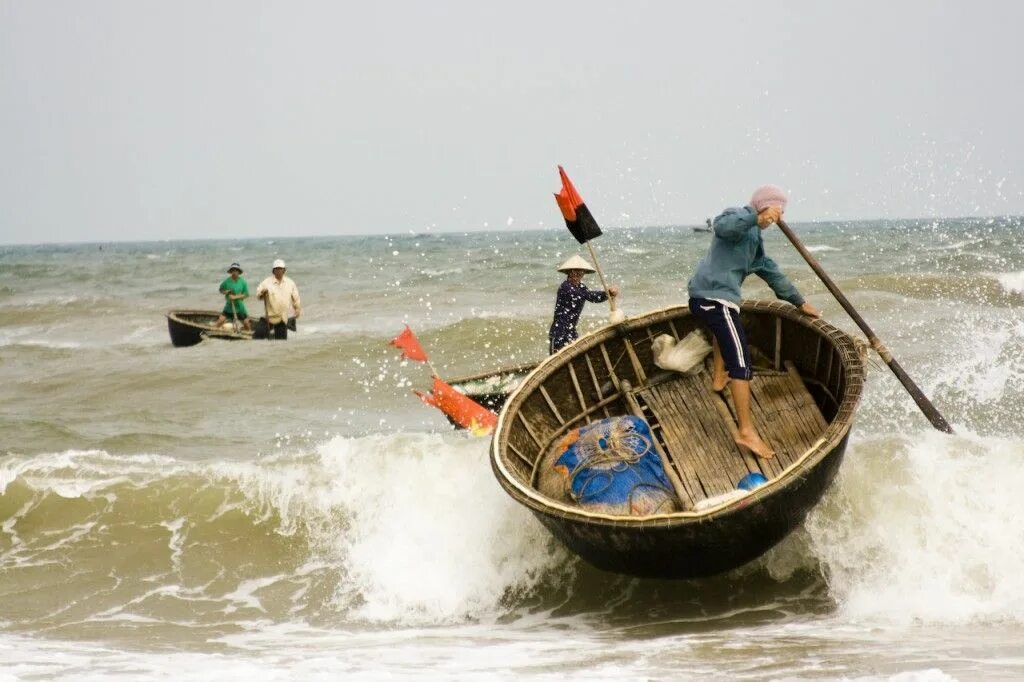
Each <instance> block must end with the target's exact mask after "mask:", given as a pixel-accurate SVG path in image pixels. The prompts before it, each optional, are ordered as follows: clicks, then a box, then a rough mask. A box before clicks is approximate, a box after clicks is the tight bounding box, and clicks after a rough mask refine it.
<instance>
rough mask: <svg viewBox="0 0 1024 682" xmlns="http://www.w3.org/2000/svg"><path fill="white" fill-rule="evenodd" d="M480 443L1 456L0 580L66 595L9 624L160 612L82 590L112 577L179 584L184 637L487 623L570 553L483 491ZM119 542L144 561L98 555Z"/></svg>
mask: <svg viewBox="0 0 1024 682" xmlns="http://www.w3.org/2000/svg"><path fill="white" fill-rule="evenodd" d="M486 449H487V441H486V440H484V439H474V438H469V437H465V436H463V435H462V434H453V435H450V436H447V437H442V436H440V435H432V434H391V435H379V436H368V437H363V438H342V437H336V438H332V439H330V440H328V441H326V442H324V443H321V444H320V445H318V446H316V448H315V449H314V450H312V451H309V452H305V453H292V454H281V455H277V456H270V457H264V458H262V459H261V460H259V461H257V462H188V461H183V460H178V459H173V458H168V457H163V456H160V455H145V454H141V455H135V456H117V455H112V454H109V453H107V452H105V451H102V450H86V451H66V452H61V453H53V454H49V455H36V456H33V457H16V456H11V455H9V456H6V457H2V458H0V527H2V528H3V529H4V532H3V534H0V546H2V547H4V548H5V551H4V552H3V554H2V555H0V575H8V574H9V573H8V571H9V570H11V569H13V568H14V567H19V569H20V573H19V575H20V578H19V579H20V580H23V581H28V583H29V584H32V581H33V578H32V575H33V574H34V573H38V577H37V578H36V579H37V580H39V581H45V580H47V579H48V578H47V576H49V575H51V573H50V569H49V568H47V567H49V566H51V565H53V564H54V562H56V563H57V564H58V565H62V566H65V567H66V569H65V570H66V571H68V573H67V575H66V576H65V578H66V581H65V582H66V584H65V585H64V587H63V588H62V589H61V590H59V591H56V592H55V593H54V594H53V595H52V599H45V598H40V599H39V603H38V604H36V606H35V607H33V608H31V609H29V611H28V612H27V613H26V614H23V615H22V616H21V617H23V618H26V617H27V618H29V619H31V618H32V617H33V616H32V613H36V614H38V617H44V615H45V614H51V615H52V613H53V612H54V610H55V608H56V606H57V604H58V603H68V602H72V601H76V600H77V599H79V598H82V597H83V596H85V595H86V594H87V593H88V594H89V595H90V603H91V604H92V605H93V606H92V608H93V609H95V611H94V613H93V615H99V614H104V615H105V617H108V618H109V617H114V616H117V617H132V616H135V615H147V616H153V615H154V613H156V614H159V613H164V615H165V616H166V617H170V614H171V613H173V612H174V610H173V609H172V610H171V611H168V612H162V611H161V609H160V605H159V601H160V600H159V599H158V598H156V596H153V597H152V598H150V597H145V598H141V599H136V600H127V601H126V600H125V599H124V597H122V596H120V594H119V593H118V591H117V590H111V591H109V592H105V591H102V590H101V593H99V594H93V593H92V592H91V591H92V590H94V589H95V583H94V580H96V579H98V578H99V576H102V575H106V574H108V573H110V572H111V571H115V570H116V571H117V572H118V573H119V574H120V575H121V580H122V581H123V583H124V585H125V586H128V585H135V586H136V587H142V586H144V585H148V587H147V588H146V593H147V594H148V593H149V591H150V590H154V589H157V588H159V587H160V585H182V584H183V582H182V581H184V583H185V584H188V585H193V587H188V588H187V589H181V590H179V591H178V592H177V597H176V599H178V600H184V601H185V602H188V603H192V604H193V605H194V606H195V608H196V612H197V614H198V615H197V616H196V617H197V625H202V624H203V623H204V622H205V621H204V619H203V618H202V617H201V615H202V613H204V612H206V611H207V610H209V611H210V617H211V618H212V617H213V613H214V612H218V613H220V614H221V616H223V613H224V610H225V609H227V610H229V611H230V612H232V613H235V614H236V617H237V618H239V619H241V620H248V619H252V618H267V617H270V618H272V619H275V620H288V619H289V618H291V617H292V615H291V614H295V613H305V614H310V615H311V614H317V613H319V614H322V617H330V618H335V619H337V618H343V619H345V620H359V621H366V622H375V623H376V622H395V623H404V624H417V623H419V624H423V623H444V622H463V621H466V620H467V619H479V618H482V617H496V616H498V615H500V614H501V613H504V612H506V611H507V609H508V606H507V604H508V600H512V601H513V602H514V601H517V600H519V599H522V598H525V597H526V596H528V595H529V594H530V593H531V592H533V591H535V590H536V589H537V587H538V585H540V584H542V583H543V582H544V581H545V579H546V578H547V576H548V575H549V574H550V573H551V572H552V571H556V572H557V571H558V570H561V567H563V566H564V565H565V564H566V561H567V557H566V556H565V554H564V553H563V552H561V551H560V550H557V549H556V548H555V547H554V545H553V541H552V540H551V538H550V537H549V536H548V535H547V534H546V532H545V531H544V530H543V528H542V527H541V526H540V525H539V524H538V523H537V522H536V521H534V520H533V519H532V517H531V516H530V515H529V513H528V512H527V511H526V510H524V509H521V508H519V507H517V506H516V505H515V504H514V503H513V502H512V501H511V500H510V499H508V498H507V497H506V496H505V495H504V494H503V493H502V492H501V491H500V489H499V488H498V487H497V486H496V485H495V484H494V480H493V478H492V476H491V472H490V468H489V466H488V464H487V459H486ZM470 510H471V513H470ZM105 529H106V530H105ZM4 538H6V539H4ZM118 546H122V547H139V548H143V547H145V548H146V550H145V553H144V555H138V557H137V558H136V559H132V558H131V556H126V555H123V554H119V553H118V552H117V551H111V550H114V548H116V547H118ZM105 554H106V555H107V558H106V559H102V558H99V557H103V556H104V555H105ZM85 556H93V557H97V558H94V559H92V560H90V561H88V562H85V561H84V557H85ZM182 567H189V568H188V571H189V572H188V575H187V576H185V575H181V574H180V571H181V570H183V569H182ZM23 584H24V583H23ZM40 584H41V583H40ZM204 585H205V586H206V587H203V586H204ZM0 588H4V589H0V592H4V591H6V588H5V586H4V585H3V580H0ZM133 591H134V590H131V589H129V590H128V592H129V593H131V592H133ZM54 600H55V601H54ZM51 601H53V603H50V602H51ZM4 603H5V600H4V598H3V597H0V604H4ZM7 606H8V607H9V606H10V604H7ZM5 612H9V611H8V610H6V609H5ZM58 620H59V619H58Z"/></svg>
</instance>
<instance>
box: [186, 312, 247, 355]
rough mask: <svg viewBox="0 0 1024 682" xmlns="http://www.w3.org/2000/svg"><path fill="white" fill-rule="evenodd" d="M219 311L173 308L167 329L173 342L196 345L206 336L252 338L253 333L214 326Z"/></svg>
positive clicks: (227, 338) (228, 338)
mask: <svg viewBox="0 0 1024 682" xmlns="http://www.w3.org/2000/svg"><path fill="white" fill-rule="evenodd" d="M219 315H220V313H218V312H217V311H211V310H172V311H170V312H168V313H167V331H168V332H169V333H170V335H171V343H172V344H173V345H174V346H175V347H178V348H181V347H184V346H194V345H196V344H197V343H199V342H200V341H202V340H203V339H205V338H211V339H225V340H229V341H245V340H249V339H251V338H252V333H250V332H245V331H240V332H238V333H237V334H236V333H234V332H230V331H225V330H223V329H220V328H217V327H214V326H213V323H214V322H215V321H216V319H217V317H218V316H219Z"/></svg>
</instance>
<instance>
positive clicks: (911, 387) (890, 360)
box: [776, 218, 953, 433]
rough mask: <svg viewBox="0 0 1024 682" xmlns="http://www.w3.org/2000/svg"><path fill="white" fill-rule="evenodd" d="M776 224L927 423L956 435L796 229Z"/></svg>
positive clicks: (779, 222)
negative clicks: (815, 256) (885, 365)
mask: <svg viewBox="0 0 1024 682" xmlns="http://www.w3.org/2000/svg"><path fill="white" fill-rule="evenodd" d="M776 224H778V226H779V229H780V230H782V233H783V234H785V235H786V236H787V237H788V238H789V241H791V242H793V246H795V247H796V250H797V251H799V252H800V255H801V256H803V257H804V260H805V261H807V264H808V265H810V266H811V269H812V270H814V272H815V274H816V275H818V277H819V278H820V279H821V281H822V282H824V283H825V286H826V287H827V288H828V290H829V291H830V292H832V295H833V296H835V297H836V300H837V301H839V305H841V306H843V310H845V311H846V312H847V314H849V316H850V317H852V318H853V321H854V322H856V323H857V326H858V327H860V328H861V331H863V332H864V335H865V336H867V337H868V341H869V342H870V343H871V347H872V348H874V349H875V351H876V352H877V353H878V355H879V356H880V357H881V358H882V360H884V361H885V364H887V365H889V369H891V370H892V373H893V374H895V375H896V378H897V379H899V380H900V383H901V384H903V387H904V388H905V389H907V392H908V393H909V394H910V397H911V398H913V399H914V402H915V403H917V406H918V407H919V408H921V412H923V413H924V416H925V417H927V418H928V421H930V422H931V423H932V426H934V427H935V428H936V429H938V430H939V431H945V432H946V433H953V427H952V426H950V425H949V422H947V421H946V419H945V417H943V416H942V415H941V414H939V411H938V410H937V409H935V406H934V405H932V403H931V401H930V400H928V398H927V397H926V396H925V394H924V393H922V392H921V389H920V388H918V387H917V384H915V383H914V380H913V379H911V378H910V377H909V376H907V373H906V372H904V371H903V368H902V367H900V364H899V363H898V362H896V358H894V357H893V356H892V353H890V352H889V349H888V348H886V347H885V344H883V343H882V341H881V339H879V338H878V337H877V336H875V332H873V331H871V327H869V326H868V323H867V322H865V321H864V318H863V317H861V316H860V313H858V312H857V311H856V310H855V309H854V307H853V305H852V304H851V303H850V301H849V300H847V298H846V296H844V295H843V292H842V291H840V290H839V287H837V286H836V283H835V282H833V281H832V278H831V277H829V276H828V273H827V272H825V270H824V269H823V268H822V267H821V265H820V264H819V263H818V261H817V260H816V259H815V258H814V256H812V255H811V252H810V251H808V250H807V248H806V247H805V246H804V245H803V243H802V242H801V241H800V239H799V238H797V236H796V235H795V234H794V233H793V230H791V229H790V228H789V225H787V224H786V221H784V220H782V219H781V218H780V219H779V220H777V221H776Z"/></svg>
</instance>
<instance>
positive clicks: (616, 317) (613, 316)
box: [587, 241, 626, 324]
mask: <svg viewBox="0 0 1024 682" xmlns="http://www.w3.org/2000/svg"><path fill="white" fill-rule="evenodd" d="M587 248H588V249H590V257H591V258H592V259H593V260H594V267H595V268H596V269H597V276H598V277H599V278H600V279H601V287H602V288H603V289H604V292H605V293H606V294H608V307H610V308H611V313H610V314H609V316H608V321H609V322H611V323H612V324H618V323H619V322H622V321H623V320H625V319H626V314H625V313H623V312H622V311H620V310H618V308H616V307H615V297H614V296H612V293H611V292H610V291H609V290H608V282H606V281H605V279H604V272H603V271H602V270H601V264H600V263H599V262H598V261H597V253H596V252H595V251H594V247H593V246H591V245H590V242H589V241H587Z"/></svg>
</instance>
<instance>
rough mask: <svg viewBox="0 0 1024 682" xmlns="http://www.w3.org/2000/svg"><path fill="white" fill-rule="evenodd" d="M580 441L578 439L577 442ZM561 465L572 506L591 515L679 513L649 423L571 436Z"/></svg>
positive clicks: (630, 422)
mask: <svg viewBox="0 0 1024 682" xmlns="http://www.w3.org/2000/svg"><path fill="white" fill-rule="evenodd" d="M573 436H575V438H573ZM563 443H567V444H568V447H567V448H566V449H565V450H564V452H563V453H562V454H561V456H560V457H558V459H557V460H556V461H555V466H554V468H555V470H556V471H558V472H559V473H561V474H562V475H563V476H564V477H565V486H566V492H567V494H568V497H569V499H570V500H572V501H573V502H575V503H576V504H578V505H579V506H581V507H583V508H585V509H587V510H588V511H595V512H602V513H607V514H616V515H628V516H648V515H651V514H659V513H667V512H671V511H676V508H677V505H676V501H675V494H674V493H673V492H672V485H671V483H670V482H669V480H668V478H667V477H666V475H665V470H664V468H663V467H662V464H661V460H660V459H659V458H658V455H657V452H656V451H655V450H654V448H653V446H652V436H651V431H650V428H649V427H648V425H647V422H646V421H644V420H643V419H640V418H639V417H632V416H627V417H612V418H610V419H604V420H602V421H599V422H596V423H594V424H591V425H590V426H585V427H583V428H581V429H578V430H577V431H576V432H574V433H572V434H570V435H569V438H567V439H566V440H565V441H563Z"/></svg>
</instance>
